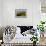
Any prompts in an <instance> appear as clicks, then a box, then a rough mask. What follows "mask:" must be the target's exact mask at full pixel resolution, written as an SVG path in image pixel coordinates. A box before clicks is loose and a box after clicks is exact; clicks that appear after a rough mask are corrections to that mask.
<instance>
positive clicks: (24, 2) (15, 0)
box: [2, 0, 40, 26]
mask: <svg viewBox="0 0 46 46" xmlns="http://www.w3.org/2000/svg"><path fill="white" fill-rule="evenodd" d="M15 9H27V18H16V17H15ZM39 20H40V1H39V0H3V21H2V22H3V23H2V25H3V26H5V25H34V26H36V25H37V24H38V22H39Z"/></svg>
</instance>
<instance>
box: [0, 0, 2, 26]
mask: <svg viewBox="0 0 46 46" xmlns="http://www.w3.org/2000/svg"><path fill="white" fill-rule="evenodd" d="M1 20H2V19H1V0H0V26H1Z"/></svg>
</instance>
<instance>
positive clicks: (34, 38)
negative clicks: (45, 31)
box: [31, 36, 38, 46]
mask: <svg viewBox="0 0 46 46" xmlns="http://www.w3.org/2000/svg"><path fill="white" fill-rule="evenodd" d="M31 41H33V46H36V43H37V41H38V38H37V36H33V37H32V39H31Z"/></svg>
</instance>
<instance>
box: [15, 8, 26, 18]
mask: <svg viewBox="0 0 46 46" xmlns="http://www.w3.org/2000/svg"><path fill="white" fill-rule="evenodd" d="M15 16H16V17H26V9H16V10H15Z"/></svg>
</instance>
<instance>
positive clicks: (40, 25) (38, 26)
mask: <svg viewBox="0 0 46 46" xmlns="http://www.w3.org/2000/svg"><path fill="white" fill-rule="evenodd" d="M44 24H45V22H43V21H40V24H39V25H37V29H38V30H40V32H41V34H42V37H44V27H45V26H44ZM40 36H41V35H40Z"/></svg>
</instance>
